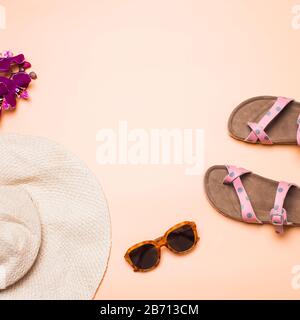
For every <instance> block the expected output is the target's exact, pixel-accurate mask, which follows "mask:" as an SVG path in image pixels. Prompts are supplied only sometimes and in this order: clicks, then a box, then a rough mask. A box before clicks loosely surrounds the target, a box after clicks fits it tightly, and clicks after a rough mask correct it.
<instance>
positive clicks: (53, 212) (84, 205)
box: [0, 134, 111, 300]
mask: <svg viewBox="0 0 300 320" xmlns="http://www.w3.org/2000/svg"><path fill="white" fill-rule="evenodd" d="M0 186H21V187H22V188H24V189H25V190H26V191H27V192H28V194H29V195H30V197H31V198H32V201H33V203H34V204H35V206H36V207H37V210H38V212H39V215H40V222H41V230H42V231H41V232H42V239H41V246H40V249H39V252H38V255H37V258H36V260H35V262H34V264H33V266H32V268H31V269H30V270H29V272H28V273H27V274H26V275H25V276H24V277H23V278H22V279H20V280H19V281H17V282H16V283H15V284H13V285H12V286H10V287H8V288H7V289H4V290H0V299H32V300H36V299H68V300H70V299H72V300H73V299H91V298H93V296H94V294H95V292H96V290H97V288H98V286H99V285H100V283H101V280H102V278H103V276H104V273H105V271H106V266H107V262H108V258H109V253H110V245H111V226H110V217H109V211H108V207H107V203H106V200H105V197H104V194H103V192H102V189H101V186H100V185H99V183H98V181H97V180H96V178H95V177H94V176H93V174H92V173H91V172H90V170H89V169H88V168H87V167H86V166H85V165H84V164H83V163H82V162H81V161H80V160H78V159H77V158H76V157H75V156H74V155H72V154H71V153H69V152H67V151H66V150H65V149H64V148H63V147H62V146H60V145H58V144H56V143H53V142H51V141H49V140H47V139H44V138H39V137H30V136H21V135H14V134H3V135H1V136H0ZM0 214H1V212H0Z"/></svg>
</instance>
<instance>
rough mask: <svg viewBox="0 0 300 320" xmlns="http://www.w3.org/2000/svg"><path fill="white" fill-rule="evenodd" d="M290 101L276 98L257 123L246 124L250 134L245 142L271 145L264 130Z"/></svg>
mask: <svg viewBox="0 0 300 320" xmlns="http://www.w3.org/2000/svg"><path fill="white" fill-rule="evenodd" d="M292 101H293V99H289V98H284V97H278V98H277V99H276V101H275V103H274V104H273V105H272V107H271V108H270V109H269V110H268V111H267V112H266V114H265V115H264V116H263V117H262V118H261V120H260V121H259V122H258V123H254V122H248V126H249V127H250V129H251V133H250V134H249V135H248V137H247V138H246V139H245V141H247V142H253V143H256V142H257V141H260V142H261V143H262V144H272V141H271V139H270V137H269V136H268V135H267V134H266V133H265V129H266V127H267V126H268V125H269V124H270V123H271V122H272V121H273V120H274V119H275V118H276V117H277V116H278V115H279V114H280V112H281V111H282V110H283V109H284V108H285V107H286V106H287V105H288V104H289V103H290V102H292ZM299 134H300V133H299ZM299 139H300V137H299Z"/></svg>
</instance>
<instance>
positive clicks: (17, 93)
mask: <svg viewBox="0 0 300 320" xmlns="http://www.w3.org/2000/svg"><path fill="white" fill-rule="evenodd" d="M30 82H31V78H30V76H29V75H28V74H27V73H25V72H19V73H16V74H14V75H13V76H12V78H11V79H8V78H5V77H0V84H2V85H4V87H6V89H7V90H6V91H4V89H3V90H2V91H3V93H2V94H1V93H0V97H3V98H4V99H5V101H6V103H7V104H8V105H9V106H11V107H12V108H14V107H15V106H16V104H17V100H16V98H17V97H22V98H24V99H27V98H28V93H27V92H26V93H24V92H25V91H26V89H27V88H28V86H29V84H30Z"/></svg>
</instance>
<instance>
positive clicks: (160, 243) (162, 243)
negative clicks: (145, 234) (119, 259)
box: [124, 221, 200, 272]
mask: <svg viewBox="0 0 300 320" xmlns="http://www.w3.org/2000/svg"><path fill="white" fill-rule="evenodd" d="M183 226H190V227H191V229H192V230H193V233H194V243H193V245H192V246H191V247H190V248H189V249H187V250H185V251H176V250H175V249H173V248H172V247H170V246H169V244H168V241H167V239H168V236H169V234H170V233H172V232H173V231H175V230H177V229H179V228H181V227H183ZM199 239H200V238H199V236H198V232H197V227H196V223H195V222H193V221H183V222H181V223H178V224H176V225H175V226H174V227H172V228H170V229H169V230H168V231H167V232H166V233H165V234H164V235H163V236H162V237H159V238H157V239H155V240H147V241H143V242H139V243H137V244H135V245H134V246H132V247H130V248H129V249H128V250H127V252H126V254H125V256H124V258H125V260H126V261H127V262H128V263H129V264H130V265H131V267H132V268H133V270H134V271H135V272H147V271H151V270H153V269H154V268H156V267H157V266H158V264H159V263H160V256H161V248H162V247H167V248H168V249H169V250H171V251H172V252H174V253H176V254H181V255H183V254H186V253H189V252H190V251H191V250H193V249H194V248H195V246H196V244H197V242H198V241H199ZM145 244H151V245H153V246H154V247H155V248H156V250H157V253H158V258H157V262H156V263H155V265H153V266H152V267H151V268H148V269H141V268H139V267H137V266H136V265H135V264H134V263H133V262H132V261H131V259H130V253H131V252H132V251H133V250H135V249H137V248H139V247H142V246H144V245H145Z"/></svg>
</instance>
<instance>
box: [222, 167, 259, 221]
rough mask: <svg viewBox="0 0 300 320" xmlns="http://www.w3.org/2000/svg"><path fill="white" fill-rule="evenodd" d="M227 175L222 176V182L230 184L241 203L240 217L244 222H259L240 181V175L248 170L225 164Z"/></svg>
mask: <svg viewBox="0 0 300 320" xmlns="http://www.w3.org/2000/svg"><path fill="white" fill-rule="evenodd" d="M226 168H227V171H228V175H227V176H226V177H225V178H224V181H223V183H224V184H232V185H233V187H234V189H235V192H236V194H237V196H238V199H239V201H240V205H241V213H242V219H243V221H244V222H247V223H259V224H261V223H262V222H261V221H260V220H259V219H258V218H257V216H256V214H255V212H254V210H253V207H252V204H251V201H250V199H249V197H248V195H247V192H246V190H245V188H244V185H243V183H242V180H241V177H242V176H243V175H244V174H247V173H250V171H248V170H246V169H243V168H238V167H235V166H230V165H228V166H226Z"/></svg>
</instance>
